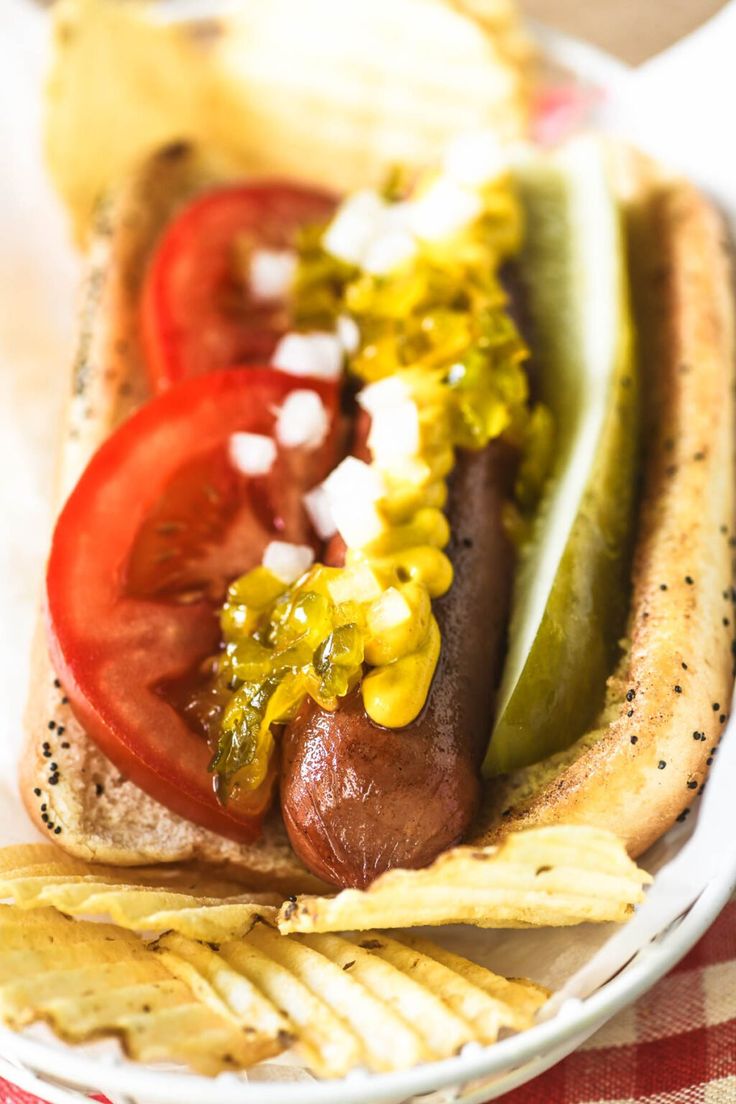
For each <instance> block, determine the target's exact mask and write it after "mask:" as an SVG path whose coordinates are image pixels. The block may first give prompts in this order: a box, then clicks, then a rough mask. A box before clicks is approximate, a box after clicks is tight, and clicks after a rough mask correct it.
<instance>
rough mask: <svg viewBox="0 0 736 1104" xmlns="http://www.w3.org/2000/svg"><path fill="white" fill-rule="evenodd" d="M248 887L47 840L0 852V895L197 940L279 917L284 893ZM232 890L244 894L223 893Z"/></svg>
mask: <svg viewBox="0 0 736 1104" xmlns="http://www.w3.org/2000/svg"><path fill="white" fill-rule="evenodd" d="M161 883H164V884H163V885H162V884H161ZM184 887H187V888H189V889H190V892H187V891H186V890H185V888H184ZM240 888H241V887H239V886H237V885H234V884H230V883H226V882H217V881H213V880H212V879H209V881H208V880H207V879H198V877H197V875H196V874H192V873H191V872H187V871H183V870H174V871H171V872H170V873H169V875H168V877H167V873H166V872H165V871H163V872H162V871H158V870H155V869H154V870H151V869H146V868H139V869H135V870H132V869H131V870H127V871H126V870H124V869H121V868H118V867H99V868H97V867H92V866H89V865H87V864H85V863H81V862H78V861H77V860H74V859H70V858H68V857H67V856H65V855H63V854H62V853H61V852H59V851H58V850H57V849H56V848H54V847H49V846H48V845H46V846H44V845H42V844H41V845H30V846H28V847H11V848H6V849H4V850H3V851H0V899H1V898H4V899H6V900H13V901H14V902H15V904H16V905H17V906H18V907H19V908H23V909H35V908H45V907H48V906H52V907H53V908H56V909H58V910H59V911H60V912H63V913H65V914H66V915H68V916H102V917H109V918H110V919H111V920H113V921H114V922H115V923H116V924H118V925H120V927H122V928H128V929H130V930H131V931H153V932H162V931H167V930H169V929H171V930H173V931H179V932H182V933H183V934H185V935H188V936H189V937H190V938H192V939H202V940H210V939H214V940H217V939H234V938H237V937H238V936H240V935H243V934H245V933H246V932H247V931H249V930H250V928H251V927H252V926H253V924H254V922H255V920H256V918H258V917H261V916H269V917H270V916H273V915H274V914H275V906H276V905H278V904H279V903H280V897H278V895H275V894H268V893H254V894H253V893H249V894H243V893H242V892H239V891H240ZM191 890H196V891H197V892H196V893H193V892H191ZM212 890H214V894H213V895H212V896H210V895H209V892H210V891H212ZM228 890H229V891H230V892H231V893H234V894H236V895H235V896H231V897H223V896H220V895H219V894H220V893H222V892H223V891H225V892H227V891H228Z"/></svg>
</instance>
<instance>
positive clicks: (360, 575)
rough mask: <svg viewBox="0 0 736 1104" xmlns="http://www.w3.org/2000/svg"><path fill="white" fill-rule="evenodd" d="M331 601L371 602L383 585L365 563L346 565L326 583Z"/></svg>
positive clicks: (380, 591) (378, 595)
mask: <svg viewBox="0 0 736 1104" xmlns="http://www.w3.org/2000/svg"><path fill="white" fill-rule="evenodd" d="M327 589H328V590H329V592H330V598H332V601H333V602H338V603H339V602H373V601H375V599H377V598H378V597H380V595H381V593H382V591H383V587H382V586H381V583H380V582H379V580H378V579H377V578H376V575H375V573H374V572H373V571H371V569H370V567H368V565H367V564H356V565H354V566H351V567H346V568H345V569H344V570H343V571H340V572H339V574H337V575H336V576H335V578H334V579H332V580H331V582H329V583H328V585H327Z"/></svg>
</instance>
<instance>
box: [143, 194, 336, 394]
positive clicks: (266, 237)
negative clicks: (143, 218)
mask: <svg viewBox="0 0 736 1104" xmlns="http://www.w3.org/2000/svg"><path fill="white" fill-rule="evenodd" d="M334 206H335V201H334V200H333V199H332V198H331V197H330V196H328V195H326V194H325V193H323V192H318V191H314V190H313V189H309V188H301V187H298V186H296V185H293V184H282V183H271V182H269V183H253V184H247V185H242V184H239V185H233V186H228V187H223V188H218V189H215V190H213V191H210V192H206V193H205V194H204V195H202V196H200V197H199V198H197V199H195V200H193V201H192V202H191V203H190V204H188V205H187V206H186V207H185V208H184V210H183V211H182V212H181V214H179V215H178V216H177V217H176V218H175V219H174V220H173V222H172V223H171V224H170V225H169V226H168V228H167V229H166V230H165V231H164V233H163V236H162V238H161V240H160V242H159V244H158V246H157V247H156V249H155V251H154V254H153V257H152V259H151V263H150V265H149V268H148V272H147V275H146V279H145V283H144V287H143V293H142V297H141V311H142V316H141V329H142V335H143V345H144V355H145V359H146V363H147V366H148V372H149V377H150V381H151V388H152V390H153V392H154V393H156V392H157V391H162V390H164V389H165V388H166V387H168V386H170V385H171V384H172V383H177V382H178V381H180V380H183V379H189V378H190V377H192V376H198V375H202V374H203V373H204V372H210V371H213V370H216V369H218V368H229V367H230V366H231V365H234V364H242V365H245V364H248V365H250V364H267V363H268V362H269V360H270V358H271V354H272V353H273V350H274V348H275V346H276V342H277V341H278V339H279V337H280V336H282V334H284V333H285V332H286V330H287V329H288V327H289V313H288V309H287V307H288V305H287V304H286V303H285V302H284V301H283V300H276V301H266V302H264V301H257V300H255V299H254V298H253V296H252V295H251V293H250V289H249V286H248V280H247V277H245V276H244V270H245V269H247V256H248V252H249V250H251V249H253V248H267V249H287V248H291V247H293V245H294V239H295V235H296V232H297V231H298V230H299V228H300V227H302V226H304V225H306V224H308V223H320V222H324V221H325V220H326V219H328V218H329V216H330V214H331V213H332V211H333V209H334Z"/></svg>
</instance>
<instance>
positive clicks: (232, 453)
mask: <svg viewBox="0 0 736 1104" xmlns="http://www.w3.org/2000/svg"><path fill="white" fill-rule="evenodd" d="M228 455H229V457H230V462H231V464H232V465H233V467H234V468H237V469H238V471H239V472H242V473H243V475H266V473H267V472H270V470H271V468H272V467H273V464H274V461H275V459H276V442H275V441H274V440H273V438H272V437H264V436H263V434H261V433H233V434H232V435H231V437H230V441H229V442H228Z"/></svg>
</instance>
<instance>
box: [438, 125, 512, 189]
mask: <svg viewBox="0 0 736 1104" xmlns="http://www.w3.org/2000/svg"><path fill="white" fill-rule="evenodd" d="M443 165H444V170H445V172H446V173H447V175H448V176H450V177H452V179H453V180H455V181H457V183H458V184H464V185H466V186H467V187H470V188H480V187H482V186H483V185H484V184H489V183H490V182H491V181H492V180H496V179H497V178H498V177H499V176H501V175H502V174H503V173H504V172H506V171H507V170H508V167H509V157H508V154H507V152H506V151H505V150H504V147H503V146H502V144H501V143H500V142H499V140H498V137H497V135H496V134H494V132H493V131H492V130H478V131H472V132H468V133H467V134H459V135H458V136H457V138H455V139H453V141H452V142H451V143H450V145H449V146H448V147H447V151H446V153H445V156H444V159H443Z"/></svg>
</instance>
